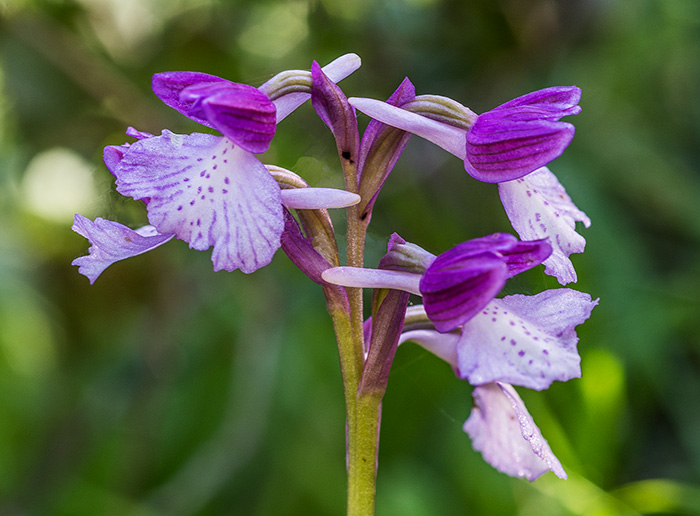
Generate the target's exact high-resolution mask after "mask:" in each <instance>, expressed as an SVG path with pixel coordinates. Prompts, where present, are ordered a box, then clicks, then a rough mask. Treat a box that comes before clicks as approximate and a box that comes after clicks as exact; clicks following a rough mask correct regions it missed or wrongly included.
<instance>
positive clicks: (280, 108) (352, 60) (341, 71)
mask: <svg viewBox="0 0 700 516" xmlns="http://www.w3.org/2000/svg"><path fill="white" fill-rule="evenodd" d="M361 64H362V61H361V60H360V58H359V56H358V55H357V54H345V55H343V56H340V57H339V58H338V59H335V60H334V61H332V62H330V63H328V64H327V65H326V66H324V67H323V68H321V70H323V73H325V74H326V75H327V76H328V78H329V79H330V80H331V81H333V82H340V81H342V80H343V79H345V78H346V77H347V76H348V75H350V74H351V73H353V72H354V71H355V70H357V69H358V68H359V67H360V65H361ZM271 80H274V79H271ZM266 85H267V83H265V84H263V85H262V86H260V90H261V91H263V92H264V91H265V90H266ZM310 98H311V94H310V93H301V92H296V93H290V94H288V95H284V96H282V97H280V98H278V99H275V101H274V103H275V106H277V123H280V122H281V121H282V120H284V119H285V118H286V117H287V116H289V114H290V113H292V112H293V111H294V110H295V109H296V108H298V107H299V106H301V105H302V104H303V103H304V102H306V101H307V100H309V99H310Z"/></svg>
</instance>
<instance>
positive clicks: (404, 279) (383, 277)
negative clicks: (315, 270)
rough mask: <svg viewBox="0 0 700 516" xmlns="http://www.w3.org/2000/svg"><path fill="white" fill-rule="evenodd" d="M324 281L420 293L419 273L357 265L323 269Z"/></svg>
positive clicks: (346, 285) (344, 285) (350, 285)
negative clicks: (366, 267) (362, 267)
mask: <svg viewBox="0 0 700 516" xmlns="http://www.w3.org/2000/svg"><path fill="white" fill-rule="evenodd" d="M321 277H322V278H323V280H324V281H327V282H328V283H332V284H334V285H340V286H342V287H358V288H391V289H395V290H405V291H406V292H410V293H412V294H420V291H419V290H418V283H419V282H420V279H421V275H420V274H411V273H410V272H399V271H385V270H379V269H361V268H359V267H333V268H331V269H328V270H325V271H323V274H322V275H321Z"/></svg>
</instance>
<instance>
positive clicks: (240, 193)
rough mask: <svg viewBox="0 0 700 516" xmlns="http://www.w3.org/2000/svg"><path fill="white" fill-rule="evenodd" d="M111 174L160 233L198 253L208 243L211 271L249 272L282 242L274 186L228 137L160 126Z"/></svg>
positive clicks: (277, 193)
mask: <svg viewBox="0 0 700 516" xmlns="http://www.w3.org/2000/svg"><path fill="white" fill-rule="evenodd" d="M115 175H116V176H117V190H118V191H119V192H120V193H122V194H123V195H129V196H132V197H134V198H135V199H147V200H148V204H147V205H148V218H149V221H150V222H151V224H153V225H154V226H155V227H156V228H157V229H158V231H159V232H160V233H175V234H176V235H177V237H178V238H180V239H182V240H185V241H186V242H189V244H190V247H191V248H193V249H197V250H200V251H203V250H205V249H208V248H209V247H211V246H213V247H214V249H213V252H212V261H213V262H214V270H221V269H225V270H228V271H231V270H234V269H237V268H240V269H241V270H242V271H243V272H246V273H249V272H253V271H255V270H257V269H259V268H260V267H262V266H264V265H267V264H268V263H269V262H270V260H272V256H273V255H274V253H275V251H276V250H277V249H279V247H280V236H281V234H282V231H283V229H284V218H283V212H282V200H281V196H280V189H279V186H278V185H277V182H276V181H275V180H274V179H273V178H272V176H271V175H270V174H269V172H268V171H267V169H266V168H265V166H264V165H263V164H262V163H260V161H258V160H257V158H255V156H254V155H253V154H251V153H250V152H247V151H245V150H243V149H241V148H240V147H237V146H235V145H234V144H233V143H232V142H231V141H230V140H228V139H227V138H220V137H216V136H212V135H205V134H198V133H194V134H192V135H189V136H180V135H175V134H173V133H171V132H169V131H164V132H163V135H162V136H158V137H153V138H148V139H144V140H140V141H138V142H135V143H134V144H132V145H131V146H130V147H129V148H128V150H127V152H126V153H125V155H124V158H123V159H122V161H121V162H120V163H119V167H118V169H117V171H116V173H115Z"/></svg>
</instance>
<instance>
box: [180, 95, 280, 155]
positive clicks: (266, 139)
mask: <svg viewBox="0 0 700 516" xmlns="http://www.w3.org/2000/svg"><path fill="white" fill-rule="evenodd" d="M180 98H181V99H182V100H183V101H188V102H192V104H191V107H190V109H189V111H188V112H187V113H185V114H186V115H187V116H189V117H190V118H193V119H202V120H207V121H208V122H209V124H208V125H210V127H214V128H215V129H217V130H219V131H220V132H221V133H222V134H223V135H224V136H226V137H227V138H229V139H231V140H232V141H233V142H234V143H236V144H237V145H239V146H240V147H242V148H243V149H245V150H247V151H248V152H252V153H254V154H260V153H263V152H265V151H266V150H267V149H268V148H269V147H270V142H271V141H272V138H273V136H274V135H275V129H276V127H277V122H276V108H275V105H274V104H273V103H272V101H270V99H268V98H267V96H266V95H265V94H264V93H263V92H261V91H260V90H259V89H257V88H254V87H253V86H248V85H246V84H238V83H233V82H228V81H223V82H217V83H209V84H196V85H194V86H190V87H188V88H185V89H184V90H182V92H181V93H180Z"/></svg>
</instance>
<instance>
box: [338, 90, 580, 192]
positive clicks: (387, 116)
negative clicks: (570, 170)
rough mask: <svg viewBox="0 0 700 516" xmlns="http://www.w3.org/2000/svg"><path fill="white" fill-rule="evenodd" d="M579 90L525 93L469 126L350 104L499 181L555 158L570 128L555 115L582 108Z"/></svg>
mask: <svg viewBox="0 0 700 516" xmlns="http://www.w3.org/2000/svg"><path fill="white" fill-rule="evenodd" d="M580 98H581V90H580V89H579V88H578V87H576V86H555V87H551V88H546V89H543V90H538V91H535V92H532V93H529V94H527V95H523V96H521V97H518V98H516V99H513V100H511V101H509V102H506V103H504V104H501V105H500V106H498V107H496V108H494V109H492V110H490V111H487V112H486V113H483V114H481V115H478V116H477V117H476V121H475V122H474V123H473V125H471V127H469V128H468V129H464V128H461V127H455V126H452V125H450V124H447V123H444V122H440V121H437V120H432V119H429V118H426V117H425V116H423V115H420V114H417V113H412V112H409V111H407V110H403V109H401V108H398V107H395V106H391V105H390V104H387V103H384V102H380V101H377V100H373V99H366V98H356V97H355V98H350V99H349V102H350V104H352V105H353V106H355V107H356V108H357V109H359V110H360V111H362V112H363V113H365V114H366V115H368V116H370V117H372V118H373V119H375V120H379V121H380V122H384V123H386V124H389V125H393V126H394V127H398V128H400V129H403V130H405V131H408V132H411V133H414V134H417V135H418V136H421V137H423V138H425V139H427V140H429V141H431V142H433V143H435V144H437V145H439V146H441V147H442V148H444V149H445V150H447V151H448V152H450V153H452V154H454V155H455V156H458V157H459V158H461V159H462V160H463V161H464V167H465V169H466V171H467V173H469V174H470V175H471V176H472V177H474V178H475V179H478V180H479V181H484V182H487V183H500V182H502V181H511V180H513V179H518V178H520V177H523V176H525V175H527V174H529V173H530V172H532V171H534V170H537V169H538V168H540V167H542V166H544V165H546V164H547V163H549V162H550V161H552V160H554V159H555V158H557V157H558V156H559V155H561V153H562V152H563V151H564V149H565V148H566V147H567V146H568V145H569V143H571V140H572V138H573V136H574V126H573V125H571V124H569V123H566V122H560V121H559V119H560V118H562V117H564V116H568V115H575V114H578V113H579V112H580V111H581V108H580V106H578V102H579V100H580Z"/></svg>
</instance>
